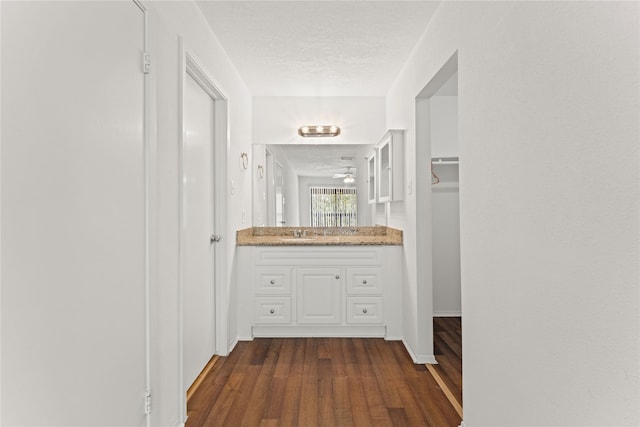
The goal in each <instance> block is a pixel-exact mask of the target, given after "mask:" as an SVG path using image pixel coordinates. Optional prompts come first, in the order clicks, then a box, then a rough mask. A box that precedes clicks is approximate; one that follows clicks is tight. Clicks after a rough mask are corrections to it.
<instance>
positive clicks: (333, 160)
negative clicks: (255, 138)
mask: <svg viewBox="0 0 640 427" xmlns="http://www.w3.org/2000/svg"><path fill="white" fill-rule="evenodd" d="M278 147H279V150H280V151H281V152H283V153H284V154H285V155H286V157H287V159H288V160H289V163H290V164H291V165H292V166H293V168H294V169H295V170H296V172H297V173H298V175H300V176H316V177H330V176H332V175H333V174H336V173H346V172H347V171H348V168H351V173H353V175H356V174H357V173H358V172H360V171H359V170H358V168H357V165H358V162H360V163H363V160H362V159H364V156H365V155H366V154H367V152H368V151H370V150H371V147H370V146H366V145H340V146H335V145H334V146H331V145H309V144H307V145H292V144H286V145H278Z"/></svg>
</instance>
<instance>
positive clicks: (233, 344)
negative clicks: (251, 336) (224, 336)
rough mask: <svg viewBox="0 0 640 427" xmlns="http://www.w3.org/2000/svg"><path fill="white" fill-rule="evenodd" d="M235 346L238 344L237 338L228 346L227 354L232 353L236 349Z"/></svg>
mask: <svg viewBox="0 0 640 427" xmlns="http://www.w3.org/2000/svg"><path fill="white" fill-rule="evenodd" d="M236 344H238V338H236V339H234V340H233V341H231V343H230V344H229V353H231V352H232V351H233V349H234V348H236Z"/></svg>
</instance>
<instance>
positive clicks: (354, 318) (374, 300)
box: [347, 297, 384, 323]
mask: <svg viewBox="0 0 640 427" xmlns="http://www.w3.org/2000/svg"><path fill="white" fill-rule="evenodd" d="M383 319H384V316H383V304H382V297H347V323H382V322H383Z"/></svg>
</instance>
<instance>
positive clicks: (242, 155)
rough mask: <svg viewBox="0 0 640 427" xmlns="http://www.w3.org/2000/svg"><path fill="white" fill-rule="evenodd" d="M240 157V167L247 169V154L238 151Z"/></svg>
mask: <svg viewBox="0 0 640 427" xmlns="http://www.w3.org/2000/svg"><path fill="white" fill-rule="evenodd" d="M240 157H241V158H242V169H245V170H246V169H247V168H248V167H249V155H248V154H247V153H240Z"/></svg>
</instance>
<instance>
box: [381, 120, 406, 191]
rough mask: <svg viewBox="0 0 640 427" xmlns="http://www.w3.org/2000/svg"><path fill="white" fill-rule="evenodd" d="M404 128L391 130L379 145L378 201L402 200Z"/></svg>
mask: <svg viewBox="0 0 640 427" xmlns="http://www.w3.org/2000/svg"><path fill="white" fill-rule="evenodd" d="M403 137H404V130H400V129H392V130H389V131H388V132H387V133H386V134H385V135H384V137H383V138H382V140H381V141H380V143H379V144H378V146H377V166H378V168H377V174H376V175H377V176H376V178H377V179H376V181H377V199H378V202H381V203H384V202H394V201H397V200H402V196H403V189H404V168H403V163H404V151H403V150H404V148H403V145H404V144H403V142H404V141H403Z"/></svg>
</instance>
